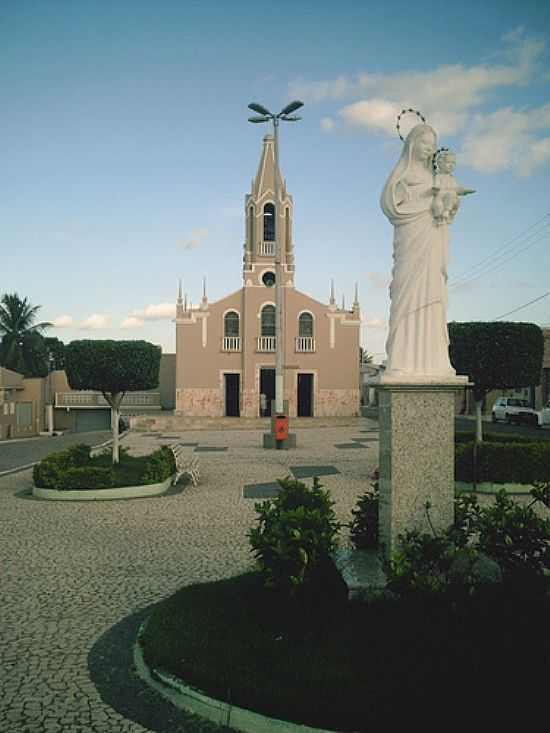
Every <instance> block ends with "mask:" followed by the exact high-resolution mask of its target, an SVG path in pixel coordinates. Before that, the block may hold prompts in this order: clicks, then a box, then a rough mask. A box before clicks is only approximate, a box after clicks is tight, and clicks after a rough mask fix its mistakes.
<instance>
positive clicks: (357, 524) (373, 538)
mask: <svg viewBox="0 0 550 733" xmlns="http://www.w3.org/2000/svg"><path fill="white" fill-rule="evenodd" d="M379 503H380V496H379V493H378V482H375V483H373V484H372V490H371V491H366V492H365V493H364V494H363V495H362V496H360V497H359V499H358V500H357V507H356V508H355V509H352V510H351V513H352V516H353V519H352V520H351V522H350V524H349V525H348V526H349V528H350V539H351V541H352V543H353V546H354V547H355V549H356V550H376V549H377V548H378V510H379Z"/></svg>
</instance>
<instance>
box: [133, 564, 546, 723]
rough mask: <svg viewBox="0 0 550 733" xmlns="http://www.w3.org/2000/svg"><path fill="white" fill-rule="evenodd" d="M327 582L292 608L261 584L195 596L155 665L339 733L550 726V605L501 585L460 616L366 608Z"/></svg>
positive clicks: (156, 645) (160, 639)
mask: <svg viewBox="0 0 550 733" xmlns="http://www.w3.org/2000/svg"><path fill="white" fill-rule="evenodd" d="M319 581H320V582H318V583H316V584H315V585H314V588H313V590H312V591H310V593H309V594H308V595H307V596H301V597H298V598H296V599H294V600H293V601H289V600H285V599H283V597H282V596H280V595H277V594H275V593H274V592H272V591H266V590H265V589H264V588H263V586H262V583H261V578H260V576H259V574H257V573H249V574H245V575H240V576H238V577H235V578H231V579H228V580H222V581H218V582H214V583H206V584H201V585H192V586H188V587H186V588H183V589H181V590H180V591H178V592H177V593H176V594H175V595H173V596H171V597H170V598H168V599H166V601H164V602H163V603H161V604H160V605H159V606H157V608H156V609H155V610H154V612H153V614H152V616H151V618H150V620H149V623H148V625H147V628H146V630H145V633H144V635H143V637H142V646H143V651H144V656H145V659H146V661H147V663H148V664H149V665H150V666H152V667H156V668H159V669H163V670H166V671H168V672H171V673H172V674H174V675H176V676H178V677H180V678H181V679H183V680H184V681H185V682H187V683H188V684H190V685H192V686H195V687H198V688H199V689H201V690H203V691H204V692H206V694H208V695H211V696H212V697H215V698H218V699H222V700H225V701H227V702H230V703H232V704H234V705H238V706H241V707H244V708H249V709H252V710H256V711H258V712H261V713H263V714H265V715H269V716H272V717H276V718H281V719H285V720H292V721H294V722H297V723H304V724H308V725H312V726H317V727H322V728H329V729H334V730H339V731H372V730H373V727H372V726H375V725H376V726H378V728H377V730H380V731H381V730H391V729H392V724H394V723H397V722H399V721H401V720H402V719H403V718H404V719H406V720H407V723H408V725H409V728H408V729H412V726H413V725H414V724H418V725H421V729H422V730H426V729H427V727H426V725H427V724H428V723H429V722H430V721H433V723H434V724H435V722H436V720H437V721H438V725H439V724H440V723H441V721H442V720H445V719H446V720H449V716H452V721H453V725H454V724H456V723H457V722H461V723H463V724H465V725H468V729H470V730H471V729H473V728H472V722H474V728H475V722H476V721H479V716H480V715H483V714H484V713H485V714H489V713H490V716H491V722H492V723H493V729H494V725H496V724H497V723H498V722H499V721H501V720H502V722H506V723H509V721H510V720H511V717H512V716H513V715H514V714H515V713H518V714H521V719H522V723H523V725H524V726H525V725H526V724H527V721H535V720H538V716H539V715H540V716H542V715H543V714H544V715H546V702H545V700H546V696H545V694H543V692H544V690H545V687H546V681H545V676H544V675H541V674H540V673H537V670H539V669H540V670H543V669H545V668H546V669H547V665H548V660H549V659H550V638H549V635H548V633H547V631H546V628H547V619H548V614H549V612H550V602H549V600H548V596H541V594H540V593H537V594H534V593H533V594H532V595H530V593H529V592H528V591H527V590H525V589H523V590H522V592H521V593H517V592H516V591H517V589H510V588H508V587H505V586H499V587H497V588H493V589H492V590H491V591H486V592H485V593H483V594H482V595H479V596H478V597H477V598H476V599H471V600H470V601H468V602H467V604H466V605H464V606H463V607H461V608H460V609H457V608H456V606H453V604H452V603H451V601H450V600H449V599H445V598H432V599H429V600H427V599H426V598H422V599H421V598H419V597H411V598H408V599H406V600H403V599H401V600H399V601H397V600H389V599H381V600H378V601H376V602H372V603H370V604H365V603H359V602H352V603H350V602H348V601H347V598H346V595H345V589H344V588H343V585H342V581H341V580H340V578H339V576H338V574H337V572H336V570H335V569H334V567H333V566H332V564H330V567H328V566H327V567H325V568H324V569H323V572H322V575H321V577H320V579H319ZM508 689H510V690H511V692H510V695H509V696H508V697H506V698H503V697H502V693H503V691H505V690H508ZM492 690H495V691H496V690H498V691H499V696H500V700H501V702H500V703H499V702H497V700H496V699H495V698H494V697H492V694H491V692H492ZM512 690H513V691H512ZM503 699H505V700H506V703H505V705H504V703H503V702H502V700H503ZM474 711H476V712H475V713H474ZM438 715H442V716H443V715H444V716H445V717H444V718H438V717H437V716H438ZM472 716H473V717H472ZM542 719H543V718H542V717H541V720H542ZM443 727H444V728H445V725H443ZM524 729H525V728H524Z"/></svg>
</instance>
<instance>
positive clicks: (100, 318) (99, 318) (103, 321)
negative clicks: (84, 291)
mask: <svg viewBox="0 0 550 733" xmlns="http://www.w3.org/2000/svg"><path fill="white" fill-rule="evenodd" d="M110 325H111V318H110V316H108V315H104V314H102V313H92V315H91V316H89V317H88V318H86V319H85V320H84V321H82V323H81V324H80V325H79V328H81V329H83V330H85V331H95V330H98V329H102V328H109V326H110Z"/></svg>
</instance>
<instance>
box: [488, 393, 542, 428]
mask: <svg viewBox="0 0 550 733" xmlns="http://www.w3.org/2000/svg"><path fill="white" fill-rule="evenodd" d="M491 419H492V421H493V422H497V421H498V420H504V421H505V422H507V423H508V424H509V425H511V424H512V423H519V424H523V425H536V426H537V427H539V428H541V427H543V426H546V425H547V426H550V401H549V402H547V403H546V405H545V406H544V407H543V408H542V410H534V409H533V408H532V407H530V406H529V403H528V402H527V400H521V399H519V398H518V397H499V398H498V399H497V401H496V402H495V404H494V405H493V409H492V410H491Z"/></svg>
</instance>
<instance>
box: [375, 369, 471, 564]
mask: <svg viewBox="0 0 550 733" xmlns="http://www.w3.org/2000/svg"><path fill="white" fill-rule="evenodd" d="M465 383H467V379H465V378H457V379H456V380H452V381H451V380H449V382H448V383H444V384H434V383H431V384H427V383H424V384H422V383H417V384H403V383H399V384H398V383H383V382H381V383H380V384H379V385H378V390H379V408H378V414H379V423H380V484H379V486H380V514H379V536H380V542H381V544H382V545H383V551H384V555H385V556H386V557H387V558H389V557H390V556H391V555H392V554H393V553H394V552H395V550H396V549H397V547H398V536H399V535H400V534H402V533H403V532H405V531H406V530H412V529H417V530H419V531H420V532H429V533H431V532H432V528H431V527H430V521H431V524H432V526H433V529H434V530H435V531H436V532H440V531H442V530H444V529H447V527H448V526H449V525H450V524H452V522H453V515H454V420H455V392H456V390H457V389H463V388H464V386H465ZM427 502H429V504H430V509H429V519H428V515H427V513H426V503H427Z"/></svg>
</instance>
